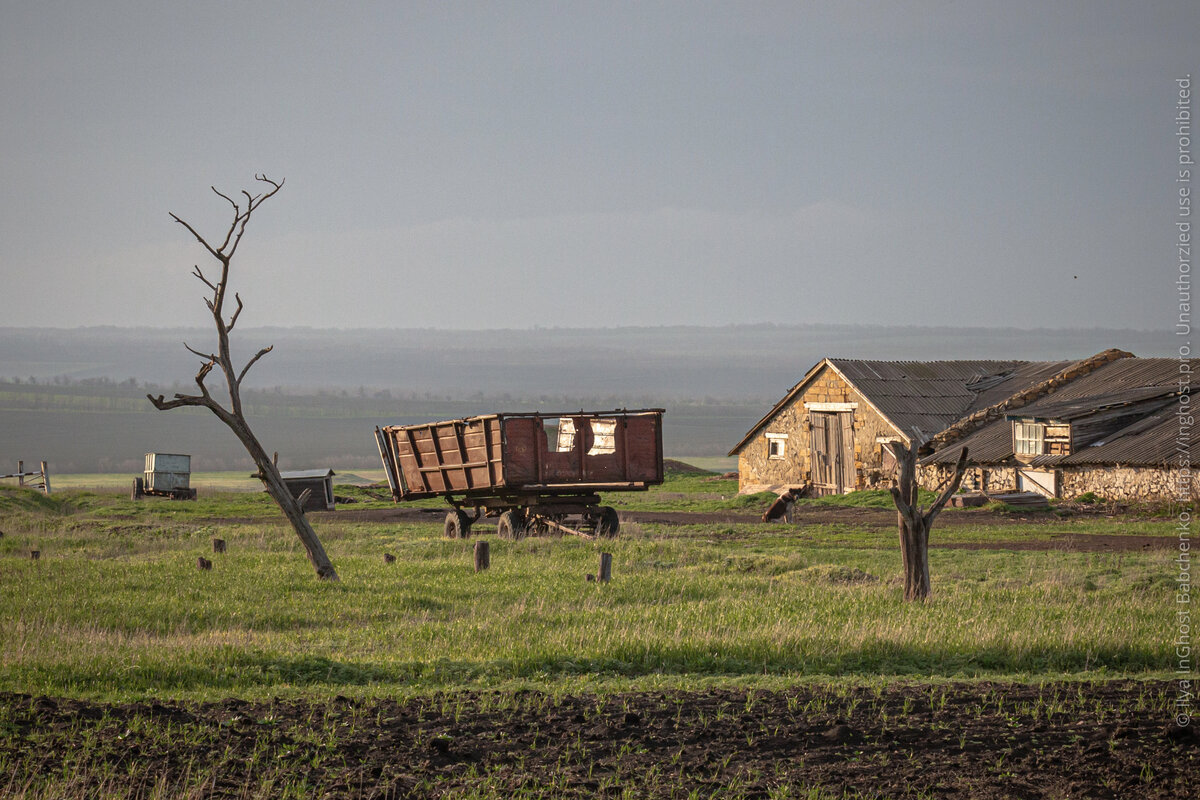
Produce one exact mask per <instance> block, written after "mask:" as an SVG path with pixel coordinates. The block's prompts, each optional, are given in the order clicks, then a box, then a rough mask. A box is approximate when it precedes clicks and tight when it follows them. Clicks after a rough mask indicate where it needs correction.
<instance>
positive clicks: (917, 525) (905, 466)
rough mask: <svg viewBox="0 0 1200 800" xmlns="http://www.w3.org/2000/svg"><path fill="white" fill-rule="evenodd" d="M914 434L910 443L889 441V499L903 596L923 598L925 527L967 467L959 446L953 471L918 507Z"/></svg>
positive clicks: (926, 570) (926, 592)
mask: <svg viewBox="0 0 1200 800" xmlns="http://www.w3.org/2000/svg"><path fill="white" fill-rule="evenodd" d="M920 446H921V445H920V441H919V439H918V437H915V436H914V438H913V441H912V445H911V446H910V447H905V446H904V445H903V444H902V443H900V442H893V443H892V445H891V447H892V452H893V453H894V454H895V456H896V485H895V486H893V487H892V488H891V492H892V501H893V502H894V503H895V504H896V512H897V517H898V525H899V529H900V558H901V561H902V562H903V565H904V599H905V600H916V601H918V602H924V601H925V599H926V598H928V597H929V530H930V528H932V527H933V520H934V518H935V517H937V515H938V514H939V513H941V510H942V509H943V508H945V506H946V503H947V501H949V500H950V497H951V495H953V494H954V493H955V492H957V491H958V487H959V486H960V485H961V484H962V479H963V475H964V474H966V471H967V448H965V447H964V448H963V449H962V453H961V454H960V455H959V457H958V463H956V464H955V465H954V473H953V474H952V475H951V476H950V478H948V479H947V482H946V483H945V484H944V485H943V486H939V487H938V489H939V491H940V492H941V494H939V495H938V497H937V500H935V501H934V503H933V505H932V506H930V507H929V510H928V511H925V510H924V509H923V508H921V504H920V496H919V494H918V492H920V489H921V487H920V484H919V483H918V482H917V451H918V450H919V449H920Z"/></svg>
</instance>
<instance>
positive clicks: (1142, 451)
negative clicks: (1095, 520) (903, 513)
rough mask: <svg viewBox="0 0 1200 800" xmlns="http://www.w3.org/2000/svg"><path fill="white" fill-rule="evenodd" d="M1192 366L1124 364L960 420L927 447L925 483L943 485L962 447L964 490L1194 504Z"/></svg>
mask: <svg viewBox="0 0 1200 800" xmlns="http://www.w3.org/2000/svg"><path fill="white" fill-rule="evenodd" d="M1195 366H1196V362H1195V361H1194V360H1187V361H1181V360H1180V359H1177V358H1132V357H1130V358H1121V359H1118V360H1115V361H1112V362H1110V363H1107V364H1104V365H1102V366H1100V367H1098V368H1097V369H1095V370H1093V371H1091V372H1089V373H1087V374H1084V375H1080V376H1078V377H1076V378H1075V379H1073V380H1071V381H1069V382H1067V383H1066V384H1065V385H1063V386H1061V387H1057V388H1056V389H1055V390H1054V391H1051V392H1046V393H1043V394H1041V395H1039V396H1037V397H1035V398H1031V399H1029V400H1027V401H1026V402H1019V400H1020V398H1015V401H1014V402H1009V403H1006V404H1001V405H1000V406H997V407H995V408H992V409H989V410H988V411H987V412H985V413H980V414H976V415H975V416H973V417H968V418H966V419H964V420H960V421H959V422H958V423H956V424H954V425H952V426H950V427H949V428H947V429H946V430H944V431H942V432H941V433H939V434H938V435H937V436H935V437H934V438H933V440H932V441H931V442H930V443H929V446H930V448H931V449H933V450H934V452H933V454H932V455H929V456H927V457H925V458H924V459H923V460H922V461H921V465H922V470H923V471H924V472H925V476H924V481H923V482H926V483H934V484H936V483H937V482H938V481H940V480H941V479H943V478H944V477H945V476H946V475H947V474H948V473H949V472H951V471H952V470H953V466H954V462H955V461H956V460H957V459H958V454H959V453H960V451H961V449H962V448H963V447H966V448H967V452H968V470H967V475H966V477H965V479H964V481H963V483H964V486H967V487H969V488H976V489H980V490H982V491H985V492H990V491H1002V490H1004V489H1018V490H1021V491H1033V492H1037V493H1039V494H1043V495H1046V496H1047V497H1066V498H1073V497H1078V496H1080V495H1082V494H1087V493H1089V492H1090V493H1093V494H1095V495H1097V496H1099V497H1103V498H1106V499H1109V500H1180V501H1185V502H1186V501H1189V500H1194V499H1196V497H1197V493H1196V488H1197V487H1196V483H1195V481H1194V480H1193V479H1192V473H1191V464H1192V463H1193V462H1194V460H1195V458H1196V450H1197V448H1196V436H1195V434H1194V433H1193V426H1192V424H1191V418H1192V411H1191V403H1190V400H1191V397H1190V394H1189V393H1188V392H1186V391H1182V394H1183V396H1181V387H1183V388H1184V389H1186V387H1187V386H1188V383H1189V381H1190V375H1191V370H1192V369H1193V367H1195ZM1181 377H1182V378H1183V379H1184V380H1183V383H1182V384H1181V382H1180V378H1181ZM1181 401H1182V402H1181ZM1181 411H1182V413H1181Z"/></svg>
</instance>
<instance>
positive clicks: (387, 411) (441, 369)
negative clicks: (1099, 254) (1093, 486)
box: [0, 325, 1176, 475]
mask: <svg viewBox="0 0 1200 800" xmlns="http://www.w3.org/2000/svg"><path fill="white" fill-rule="evenodd" d="M213 340H214V337H213V334H212V333H211V332H210V331H208V330H202V329H193V330H162V329H149V328H80V329H70V330H67V329H14V328H0V469H2V468H5V467H9V466H11V467H15V466H16V464H15V462H16V461H17V460H18V459H23V460H25V461H26V462H27V463H36V462H37V461H40V460H47V461H49V462H50V463H51V465H52V466H51V468H52V470H55V471H57V472H60V473H62V472H128V473H130V474H131V475H132V474H133V473H134V472H137V471H139V470H140V469H141V461H142V454H144V453H146V452H151V451H157V452H183V453H190V454H192V455H193V469H195V470H197V471H199V470H225V469H242V468H245V469H249V468H250V465H249V461H248V459H247V458H246V457H245V455H244V453H243V452H242V451H241V449H240V446H239V445H238V444H237V442H236V440H234V439H233V437H232V435H231V434H229V432H228V431H226V430H225V429H224V428H222V427H221V426H220V424H219V423H217V422H216V421H215V420H214V419H213V418H212V416H211V415H209V414H207V413H205V412H202V411H200V410H196V409H185V410H178V411H173V412H157V411H155V410H154V409H153V408H152V407H151V406H150V404H149V402H148V401H147V400H146V399H145V395H146V393H147V391H150V390H153V391H154V393H156V394H157V393H158V392H166V393H167V394H170V393H171V392H172V391H173V388H172V387H178V388H181V389H183V390H184V391H191V389H192V388H194V386H193V384H192V378H193V376H194V375H195V373H196V369H197V367H198V366H199V360H198V359H197V358H196V357H194V356H192V355H189V354H188V353H187V352H186V351H185V350H184V349H183V345H182V342H184V341H186V342H187V343H188V344H189V345H191V346H192V347H195V348H197V349H200V350H204V349H207V348H210V347H212V346H213ZM234 342H235V353H240V354H241V357H240V359H239V360H245V359H246V358H248V357H249V356H250V355H252V354H253V353H254V352H255V351H257V350H258V348H260V347H263V346H266V345H269V344H270V345H274V346H275V349H274V351H273V352H271V353H270V354H269V355H267V356H266V357H265V358H263V359H262V360H261V361H260V362H259V363H258V364H256V365H255V367H254V368H253V370H252V371H251V373H250V375H249V377H248V379H247V381H246V387H247V390H248V395H247V398H246V400H247V403H248V409H249V411H248V413H249V414H250V416H251V421H252V423H253V425H254V427H255V429H256V431H257V432H258V433H259V437H260V438H261V439H262V440H263V443H264V445H265V446H266V447H267V449H268V450H277V451H279V453H280V464H281V466H284V467H285V468H297V467H309V466H322V467H323V466H332V467H334V468H335V469H337V468H341V469H362V468H368V467H374V466H377V464H378V455H377V453H376V450H375V444H374V439H373V435H372V431H373V429H374V426H375V425H378V424H396V423H400V424H405V423H411V422H419V421H429V420H435V419H452V418H457V417H462V416H468V415H473V414H483V413H490V412H496V411H524V410H542V411H550V412H553V411H565V410H572V409H579V408H588V409H592V410H605V409H608V408H618V407H628V408H637V407H647V406H663V407H665V408H666V409H667V415H666V418H665V421H664V446H665V448H666V451H667V455H669V456H674V457H681V458H686V457H697V456H707V457H711V456H723V455H725V453H726V452H727V451H728V450H729V448H730V447H732V446H733V445H734V444H735V443H736V442H737V441H738V439H739V438H741V436H742V434H744V433H745V431H746V430H747V429H748V428H749V427H750V426H751V425H753V424H754V422H756V421H757V420H758V419H759V418H760V417H761V416H762V414H763V413H765V412H766V411H767V410H768V409H769V408H770V406H771V405H772V404H773V403H774V402H775V401H776V400H778V399H779V398H780V397H782V396H783V394H784V393H785V392H786V391H787V390H788V389H789V388H790V387H791V386H792V385H794V384H795V383H796V382H797V381H798V380H799V379H800V378H801V377H802V376H803V374H804V373H805V371H807V370H808V368H809V367H811V366H812V365H813V364H815V363H816V362H817V361H819V360H820V359H821V358H823V357H825V356H842V357H851V358H878V359H893V360H906V359H917V360H925V359H956V358H997V359H1000V358H1004V359H1008V358H1023V359H1031V360H1042V359H1066V358H1077V357H1079V358H1082V357H1084V356H1088V355H1091V354H1093V353H1096V352H1099V351H1100V350H1104V349H1106V348H1109V347H1120V348H1122V349H1125V350H1131V351H1133V352H1134V353H1137V354H1138V355H1143V356H1170V355H1172V354H1173V353H1174V351H1175V348H1176V345H1175V343H1174V342H1173V341H1172V337H1171V336H1170V334H1168V333H1159V332H1147V331H1115V330H1103V329H1091V330H1032V331H1022V330H1015V329H999V330H996V329H978V328H976V329H951V328H932V327H924V328H915V327H913V328H906V327H870V326H851V325H846V326H835V325H812V326H769V325H763V326H730V327H711V328H701V327H662V328H615V329H592V330H588V329H536V330H497V331H436V330H315V329H302V328H292V329H262V328H259V329H246V330H241V329H238V330H236V331H235V332H234ZM216 377H217V376H215V375H214V376H212V378H211V379H210V384H211V386H212V388H213V389H214V393H215V392H216V389H217V387H218V385H219V382H218V381H215V380H213V379H215V378H216Z"/></svg>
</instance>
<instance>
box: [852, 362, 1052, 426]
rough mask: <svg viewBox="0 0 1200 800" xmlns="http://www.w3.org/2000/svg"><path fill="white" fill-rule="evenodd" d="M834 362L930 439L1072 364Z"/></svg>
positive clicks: (888, 411)
mask: <svg viewBox="0 0 1200 800" xmlns="http://www.w3.org/2000/svg"><path fill="white" fill-rule="evenodd" d="M830 362H831V363H832V364H833V366H834V367H836V368H837V369H838V371H839V372H841V373H842V374H843V375H845V376H846V378H847V379H848V380H850V382H851V383H853V384H854V388H856V389H858V391H859V392H861V393H862V395H863V396H864V397H866V398H867V399H868V400H869V401H870V402H871V404H872V405H874V406H875V407H876V408H878V409H879V411H880V413H882V414H883V415H884V416H885V417H887V418H888V419H889V420H891V421H892V422H893V423H895V425H896V427H898V428H899V429H900V430H901V431H903V432H904V433H905V434H906V435H908V434H911V433H912V430H913V428H917V429H919V430H920V431H921V433H922V434H923V435H924V436H925V437H926V438H928V437H930V436H933V435H934V434H935V433H938V432H939V431H942V430H944V429H945V428H947V427H948V426H950V425H952V424H953V423H954V422H956V421H958V420H959V419H961V418H962V417H963V416H965V415H966V414H969V413H971V412H972V411H974V410H976V409H977V408H984V407H986V406H988V405H991V404H992V403H994V402H997V401H998V400H1001V399H1003V398H1006V397H1009V396H1011V395H1013V394H1015V393H1016V392H1019V391H1021V390H1022V389H1025V388H1028V387H1030V386H1033V385H1034V384H1036V383H1039V382H1040V381H1042V380H1045V379H1046V378H1048V377H1049V376H1051V375H1054V374H1056V373H1058V372H1060V371H1061V370H1063V369H1065V368H1066V367H1067V366H1069V365H1070V364H1072V363H1074V362H1071V361H861V360H852V359H840V358H832V359H830ZM977 389H978V390H977Z"/></svg>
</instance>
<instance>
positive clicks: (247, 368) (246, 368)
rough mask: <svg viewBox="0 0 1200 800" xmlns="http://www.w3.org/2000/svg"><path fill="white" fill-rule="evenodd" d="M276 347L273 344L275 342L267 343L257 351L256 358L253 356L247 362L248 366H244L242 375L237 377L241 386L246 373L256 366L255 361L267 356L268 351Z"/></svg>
mask: <svg viewBox="0 0 1200 800" xmlns="http://www.w3.org/2000/svg"><path fill="white" fill-rule="evenodd" d="M274 349H275V345H273V344H272V345H267V346H266V347H264V348H263V349H262V350H259V351H258V352H257V353H255V354H254V358H252V359H250V360H249V361H247V362H246V366H244V367H242V372H241V374H240V375H238V378H237V382H238V385H239V386H241V384H242V379H243V378H245V377H246V373H247V372H249V371H250V368H251V367H253V366H254V362H255V361H258V360H259V359H260V358H262V357H263V356H265V355H266V354H267V353H269V352H271V351H272V350H274Z"/></svg>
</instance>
